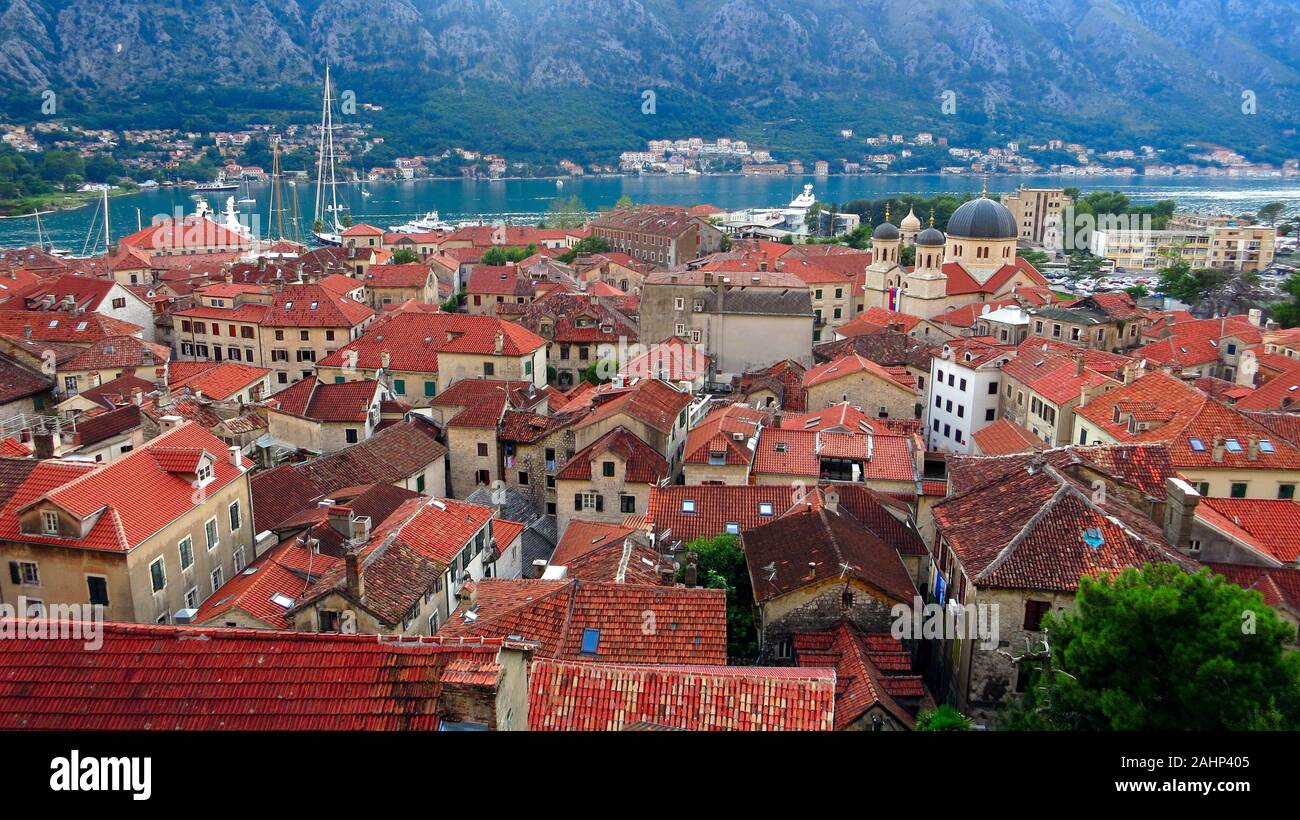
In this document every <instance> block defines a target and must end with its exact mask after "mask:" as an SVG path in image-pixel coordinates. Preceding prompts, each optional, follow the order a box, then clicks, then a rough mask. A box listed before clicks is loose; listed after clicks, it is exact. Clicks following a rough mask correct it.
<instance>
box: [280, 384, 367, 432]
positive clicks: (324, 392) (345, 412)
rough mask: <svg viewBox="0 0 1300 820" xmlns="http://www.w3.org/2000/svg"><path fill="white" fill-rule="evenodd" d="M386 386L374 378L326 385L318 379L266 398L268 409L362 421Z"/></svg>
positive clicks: (343, 420) (333, 418) (316, 418)
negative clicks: (377, 395)
mask: <svg viewBox="0 0 1300 820" xmlns="http://www.w3.org/2000/svg"><path fill="white" fill-rule="evenodd" d="M382 390H383V385H382V384H380V383H379V382H377V381H375V380H374V379H361V380H359V381H354V382H323V381H321V380H320V379H318V378H316V377H315V376H309V377H308V378H305V379H303V380H302V381H299V382H296V383H294V384H291V385H289V386H288V387H286V388H285V389H283V390H281V391H280V392H278V393H274V394H272V395H271V396H270V397H268V398H267V400H266V401H265V404H266V406H267V407H269V408H271V409H273V410H278V411H280V412H281V413H288V414H290V415H294V416H300V417H302V418H306V419H313V420H315V421H336V422H345V421H356V422H362V421H365V420H366V418H367V417H368V416H369V414H370V408H371V407H372V406H373V405H374V403H375V396H376V394H378V393H380V392H381V391H382Z"/></svg>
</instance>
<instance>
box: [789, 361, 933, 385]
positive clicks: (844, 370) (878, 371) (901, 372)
mask: <svg viewBox="0 0 1300 820" xmlns="http://www.w3.org/2000/svg"><path fill="white" fill-rule="evenodd" d="M864 372H865V373H870V374H872V375H873V376H876V377H877V378H880V379H884V380H885V381H887V382H891V383H893V384H895V385H897V386H899V387H903V388H906V389H908V390H911V391H912V392H916V377H915V376H913V375H911V374H910V373H908V372H907V368H905V367H883V366H881V365H878V364H876V363H875V362H873V361H871V360H870V359H868V358H865V357H863V356H859V355H858V354H857V353H847V354H845V355H843V356H840V357H839V358H838V359H833V360H831V361H829V362H826V363H825V364H819V365H817V366H816V367H814V368H813V369H811V370H809V371H808V372H806V373H804V376H803V386H804V389H805V390H807V389H808V388H810V387H814V386H816V385H818V384H822V383H824V382H831V381H835V380H836V379H842V378H844V377H845V376H852V375H854V374H856V373H864Z"/></svg>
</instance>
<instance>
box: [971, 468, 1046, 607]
mask: <svg viewBox="0 0 1300 820" xmlns="http://www.w3.org/2000/svg"><path fill="white" fill-rule="evenodd" d="M1044 472H1046V470H1044ZM1048 475H1052V476H1053V478H1055V479H1056V480H1057V481H1059V482H1060V484H1061V486H1060V487H1057V489H1056V492H1054V493H1052V497H1051V498H1049V499H1047V503H1045V504H1043V506H1041V507H1039V508H1038V511H1037V512H1035V513H1034V514H1033V515H1031V516H1030V517H1029V520H1028V521H1026V522H1025V525H1024V526H1023V527H1021V528H1020V530H1019V531H1018V532H1017V533H1016V534H1015V536H1014V537H1013V538H1012V539H1011V540H1010V541H1008V542H1007V545H1006V546H1005V547H1003V548H1002V549H1001V550H999V551H998V554H997V555H996V556H995V557H994V558H993V560H992V561H990V562H989V563H988V564H987V565H986V566H985V567H984V569H983V570H981V571H980V572H979V574H978V575H976V576H975V580H976V581H982V580H984V579H986V578H988V576H989V575H991V574H992V573H993V571H994V570H996V569H997V568H998V567H1000V566H1002V564H1004V563H1006V561H1007V559H1008V558H1010V557H1011V555H1012V554H1013V553H1014V552H1015V551H1016V549H1017V548H1018V547H1019V546H1020V543H1021V542H1022V541H1024V540H1025V538H1026V537H1028V535H1029V531H1030V530H1032V529H1033V528H1034V525H1036V524H1037V523H1038V522H1039V521H1041V520H1042V519H1043V518H1044V517H1045V516H1046V515H1047V514H1048V513H1049V512H1051V510H1052V508H1053V507H1055V506H1056V503H1057V502H1058V501H1060V500H1061V498H1063V497H1064V496H1065V495H1066V494H1068V493H1069V492H1070V483H1069V482H1068V481H1066V480H1065V479H1064V478H1063V477H1061V475H1060V474H1059V473H1056V471H1055V470H1053V471H1052V472H1051V473H1048Z"/></svg>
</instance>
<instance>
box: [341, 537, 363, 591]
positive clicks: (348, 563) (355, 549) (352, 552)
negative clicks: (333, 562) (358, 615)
mask: <svg viewBox="0 0 1300 820" xmlns="http://www.w3.org/2000/svg"><path fill="white" fill-rule="evenodd" d="M360 551H361V550H360V545H358V544H348V545H347V546H345V547H344V548H343V564H344V566H345V567H346V568H347V575H348V597H350V598H351V599H352V600H354V601H363V600H365V594H366V579H365V578H363V577H362V575H361V556H360V555H359V554H358V553H359V552H360Z"/></svg>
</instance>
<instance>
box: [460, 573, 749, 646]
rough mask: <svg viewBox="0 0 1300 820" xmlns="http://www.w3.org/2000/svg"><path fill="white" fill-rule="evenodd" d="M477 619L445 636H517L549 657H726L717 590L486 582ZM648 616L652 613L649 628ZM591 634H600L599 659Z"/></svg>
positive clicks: (479, 592) (722, 605)
mask: <svg viewBox="0 0 1300 820" xmlns="http://www.w3.org/2000/svg"><path fill="white" fill-rule="evenodd" d="M473 611H474V612H475V613H476V615H477V617H475V618H473V619H472V620H471V619H466V618H465V615H464V612H458V613H457V614H455V615H453V616H452V617H451V618H449V619H448V621H447V623H446V624H444V625H443V627H442V628H441V629H439V630H438V634H439V635H440V636H469V635H480V636H482V635H492V636H502V637H505V636H509V635H517V636H520V637H523V638H524V639H526V640H530V641H537V642H538V643H540V644H541V646H540V648H539V650H538V654H539V656H541V657H546V658H561V659H572V660H577V659H581V658H588V659H591V660H598V661H606V662H609V663H672V664H691V665H694V664H721V663H725V662H726V659H727V615H726V594H725V593H724V592H723V591H722V590H720V589H703V588H700V587H695V588H687V587H675V586H673V587H669V586H645V585H634V584H620V583H612V582H596V581H582V580H567V581H537V580H526V579H522V578H510V579H507V578H485V579H483V580H482V581H479V582H478V585H477V587H476V589H475V601H474V609H473ZM647 612H652V613H654V615H653V618H654V621H653V624H652V628H647V627H646V623H647V616H646V613H647ZM587 630H599V633H600V635H599V643H598V644H597V646H596V651H595V653H594V654H588V653H584V652H583V651H582V650H583V643H584V637H585V636H586V633H587Z"/></svg>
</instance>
